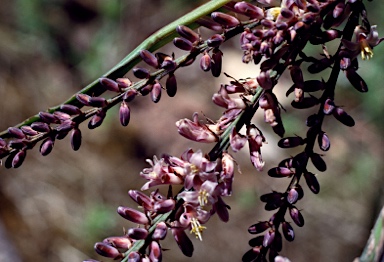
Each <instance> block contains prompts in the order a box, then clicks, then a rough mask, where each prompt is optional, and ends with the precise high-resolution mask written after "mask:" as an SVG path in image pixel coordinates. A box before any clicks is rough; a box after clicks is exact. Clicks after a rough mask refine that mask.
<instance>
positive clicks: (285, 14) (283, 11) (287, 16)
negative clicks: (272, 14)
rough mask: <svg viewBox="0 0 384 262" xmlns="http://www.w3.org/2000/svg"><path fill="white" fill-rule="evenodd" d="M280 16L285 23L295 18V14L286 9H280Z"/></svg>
mask: <svg viewBox="0 0 384 262" xmlns="http://www.w3.org/2000/svg"><path fill="white" fill-rule="evenodd" d="M280 16H281V17H283V18H284V19H283V20H285V21H286V20H291V19H292V18H293V17H294V16H295V14H294V13H293V12H292V11H291V10H289V9H288V8H281V11H280Z"/></svg>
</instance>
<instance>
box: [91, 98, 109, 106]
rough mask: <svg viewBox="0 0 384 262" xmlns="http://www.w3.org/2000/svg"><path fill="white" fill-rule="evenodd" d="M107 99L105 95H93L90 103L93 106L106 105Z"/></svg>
mask: <svg viewBox="0 0 384 262" xmlns="http://www.w3.org/2000/svg"><path fill="white" fill-rule="evenodd" d="M107 104H108V103H107V100H106V99H105V98H104V97H91V98H90V99H89V105H90V106H93V107H105V106H106V105H107Z"/></svg>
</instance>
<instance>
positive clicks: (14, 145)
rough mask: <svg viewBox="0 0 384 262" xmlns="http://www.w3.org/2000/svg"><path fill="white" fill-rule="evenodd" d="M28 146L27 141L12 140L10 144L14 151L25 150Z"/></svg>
mask: <svg viewBox="0 0 384 262" xmlns="http://www.w3.org/2000/svg"><path fill="white" fill-rule="evenodd" d="M26 145H27V140H25V139H12V140H11V141H9V142H8V147H11V148H14V149H23V148H24V147H26Z"/></svg>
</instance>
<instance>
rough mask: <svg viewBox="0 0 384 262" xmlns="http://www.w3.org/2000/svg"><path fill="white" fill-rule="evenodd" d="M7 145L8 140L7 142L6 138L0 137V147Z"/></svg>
mask: <svg viewBox="0 0 384 262" xmlns="http://www.w3.org/2000/svg"><path fill="white" fill-rule="evenodd" d="M5 146H7V142H5V140H4V139H2V138H1V137H0V148H1V147H5Z"/></svg>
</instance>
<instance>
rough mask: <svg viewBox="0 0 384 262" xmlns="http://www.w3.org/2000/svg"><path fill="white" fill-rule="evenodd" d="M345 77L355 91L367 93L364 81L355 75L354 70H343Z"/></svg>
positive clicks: (350, 68)
mask: <svg viewBox="0 0 384 262" xmlns="http://www.w3.org/2000/svg"><path fill="white" fill-rule="evenodd" d="M345 75H346V76H347V78H348V80H349V82H350V83H351V84H352V86H353V87H354V88H356V90H357V91H359V92H362V93H365V92H368V86H367V83H365V81H364V79H362V78H361V76H360V75H359V74H358V73H356V70H355V69H354V68H352V67H349V68H348V69H347V70H345Z"/></svg>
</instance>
